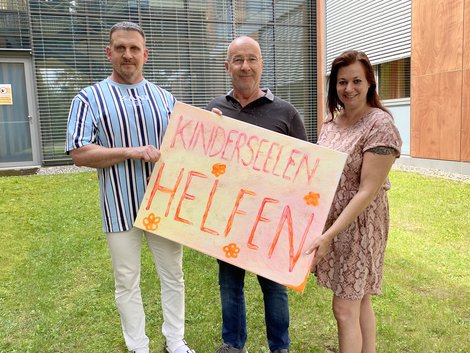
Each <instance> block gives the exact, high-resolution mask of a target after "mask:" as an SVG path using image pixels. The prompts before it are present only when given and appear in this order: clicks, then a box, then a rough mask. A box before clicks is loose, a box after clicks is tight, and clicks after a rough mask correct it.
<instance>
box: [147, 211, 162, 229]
mask: <svg viewBox="0 0 470 353" xmlns="http://www.w3.org/2000/svg"><path fill="white" fill-rule="evenodd" d="M143 223H144V226H145V229H147V230H157V229H158V223H160V217H155V214H153V213H149V215H148V216H147V217H145V218H144V220H143Z"/></svg>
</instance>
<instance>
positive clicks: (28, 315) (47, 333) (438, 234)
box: [0, 171, 470, 353]
mask: <svg viewBox="0 0 470 353" xmlns="http://www.w3.org/2000/svg"><path fill="white" fill-rule="evenodd" d="M391 180H392V190H391V191H390V193H389V197H390V206H391V218H392V228H391V234H390V239H389V245H388V249H387V253H386V265H385V273H384V286H383V295H382V296H379V297H376V298H374V307H375V311H376V316H377V328H378V332H377V336H378V352H381V353H402V352H413V353H421V352H423V353H440V352H442V353H450V352H452V353H458V352H461V353H463V352H470V265H469V264H470V251H469V249H470V208H469V203H470V184H466V183H463V182H456V181H449V180H443V179H437V178H430V177H424V176H420V175H418V174H412V173H407V172H400V171H393V172H392V174H391ZM0 243H1V247H0V352H5V353H6V352H8V353H15V352H22V353H26V352H64V353H65V352H74V353H80V352H87V353H90V352H91V353H95V352H96V353H112V352H126V348H125V345H124V343H123V339H122V336H121V328H120V323H119V318H118V314H117V311H116V309H115V305H114V297H113V296H114V285H113V277H112V273H111V263H110V258H109V254H108V250H107V247H106V241H105V238H104V235H103V233H102V231H101V220H100V210H99V205H98V185H97V178H96V175H95V173H93V172H84V173H78V174H64V175H35V176H29V177H25V176H23V177H3V178H0ZM144 249H145V250H144V254H143V268H142V271H143V272H142V293H143V300H144V304H145V306H146V313H147V333H148V335H149V337H150V340H151V351H152V352H155V353H156V352H158V353H161V352H163V338H162V335H161V333H160V330H161V320H162V319H161V312H160V302H159V300H160V298H159V285H158V281H157V279H156V276H155V271H154V268H153V264H152V261H151V257H150V253H149V251H148V250H147V248H144ZM184 268H185V279H186V288H187V290H186V310H187V323H186V338H187V340H188V341H189V342H190V343H191V345H193V347H194V348H195V350H196V351H197V352H198V353H212V352H215V350H216V348H217V347H218V346H219V345H220V343H221V341H220V326H221V319H220V315H221V314H220V305H219V293H218V285H217V264H216V261H215V260H214V259H212V258H210V257H208V256H206V255H202V254H200V253H198V252H196V251H193V250H191V249H188V248H186V249H185V255H184ZM289 295H290V297H289V298H290V308H291V331H290V332H291V339H292V346H291V348H292V352H296V353H317V352H318V353H327V352H330V353H331V352H337V351H338V348H337V338H336V324H335V321H334V319H333V316H332V313H331V309H330V306H331V293H330V291H329V290H326V289H322V288H319V287H318V286H317V285H316V283H315V279H314V278H313V277H311V278H310V280H309V283H308V285H307V288H306V290H305V291H304V292H303V293H297V292H294V291H290V294H289ZM246 296H247V308H248V342H247V348H248V351H249V352H250V353H266V352H268V350H267V348H266V347H267V344H266V338H265V336H266V335H265V327H264V315H263V305H262V298H261V291H260V289H259V286H258V284H257V281H256V278H255V276H254V275H252V274H249V275H248V276H247V279H246Z"/></svg>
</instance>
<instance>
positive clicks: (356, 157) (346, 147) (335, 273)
mask: <svg viewBox="0 0 470 353" xmlns="http://www.w3.org/2000/svg"><path fill="white" fill-rule="evenodd" d="M376 86H377V85H376V81H375V77H374V70H373V68H372V65H371V64H370V62H369V59H368V57H367V56H366V55H365V54H364V53H362V52H358V51H347V52H345V53H343V54H341V55H340V56H339V57H337V58H336V59H335V60H334V61H333V63H332V68H331V74H330V79H329V86H328V98H327V106H328V115H327V117H326V118H325V120H324V122H323V125H322V129H321V132H320V136H319V138H318V144H319V145H321V146H325V147H328V148H331V149H334V150H337V151H341V152H345V153H347V154H348V155H349V156H348V159H347V161H346V165H345V168H344V170H343V174H342V176H341V179H340V182H339V185H338V189H337V191H336V195H335V198H334V200H333V204H332V206H331V210H330V214H329V216H328V220H327V222H326V225H325V230H324V233H323V234H322V235H321V236H320V237H318V238H317V239H315V241H314V243H313V244H311V246H310V248H309V250H308V251H307V253H313V252H315V255H314V259H313V262H312V271H313V272H314V273H315V275H316V277H317V280H318V283H319V284H320V285H321V286H324V287H327V288H330V289H331V290H332V291H333V313H334V316H335V319H336V322H337V326H338V339H339V347H340V352H341V353H374V352H375V345H376V342H375V336H376V324H375V315H374V311H373V308H372V302H371V296H372V295H374V294H379V293H380V291H381V286H382V269H383V260H384V252H385V247H386V243H387V237H388V229H389V210H388V201H387V195H386V191H387V190H388V189H389V188H390V183H389V181H388V177H387V176H388V173H389V171H390V169H391V167H392V165H393V163H394V161H395V159H396V158H398V157H399V156H400V148H401V139H400V135H399V133H398V130H397V128H396V127H395V125H394V122H393V118H392V116H391V115H390V114H389V112H388V111H387V110H386V109H385V108H384V107H383V105H382V103H381V102H380V99H379V96H378V94H377V92H376Z"/></svg>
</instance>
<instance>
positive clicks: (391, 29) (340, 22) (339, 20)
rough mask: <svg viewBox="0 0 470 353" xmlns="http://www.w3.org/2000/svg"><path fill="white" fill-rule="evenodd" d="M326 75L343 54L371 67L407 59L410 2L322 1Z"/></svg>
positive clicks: (409, 45) (409, 48)
mask: <svg viewBox="0 0 470 353" xmlns="http://www.w3.org/2000/svg"><path fill="white" fill-rule="evenodd" d="M325 8H326V65H325V69H326V74H329V71H330V68H331V63H332V61H333V60H334V58H335V57H336V56H338V55H340V54H341V53H342V52H344V51H345V50H349V49H356V50H361V51H363V52H365V53H366V54H367V56H368V57H369V59H370V61H371V63H372V64H373V65H376V64H381V63H384V62H389V61H394V60H398V59H402V58H405V57H409V56H411V0H388V1H343V0H326V6H325Z"/></svg>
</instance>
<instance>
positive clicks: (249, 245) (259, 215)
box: [247, 197, 279, 250]
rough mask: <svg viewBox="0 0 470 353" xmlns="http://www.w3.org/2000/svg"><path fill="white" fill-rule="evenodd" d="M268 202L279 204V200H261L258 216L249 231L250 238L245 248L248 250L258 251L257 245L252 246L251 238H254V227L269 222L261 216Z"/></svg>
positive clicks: (267, 198)
mask: <svg viewBox="0 0 470 353" xmlns="http://www.w3.org/2000/svg"><path fill="white" fill-rule="evenodd" d="M268 202H270V203H279V200H276V199H271V198H269V197H265V198H264V199H263V201H262V202H261V207H260V208H259V211H258V215H257V216H256V220H255V224H254V225H253V228H252V229H251V234H250V237H249V238H248V242H247V246H248V247H249V248H250V249H254V250H256V249H258V245H256V244H253V238H254V237H255V231H256V227H258V223H259V222H266V223H269V222H271V220H270V219H269V218H266V217H263V216H262V214H263V211H264V207H265V206H266V204H267V203H268Z"/></svg>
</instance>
